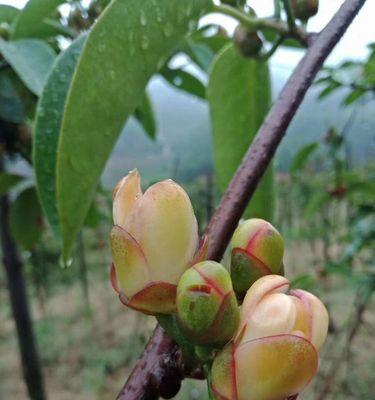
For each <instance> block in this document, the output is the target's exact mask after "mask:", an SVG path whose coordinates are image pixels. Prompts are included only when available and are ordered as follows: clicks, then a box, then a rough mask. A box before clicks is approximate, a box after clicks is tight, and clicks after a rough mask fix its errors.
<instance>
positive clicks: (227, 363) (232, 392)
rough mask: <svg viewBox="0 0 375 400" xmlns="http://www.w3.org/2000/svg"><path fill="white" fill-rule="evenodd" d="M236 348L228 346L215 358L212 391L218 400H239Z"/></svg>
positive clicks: (231, 344) (212, 372)
mask: <svg viewBox="0 0 375 400" xmlns="http://www.w3.org/2000/svg"><path fill="white" fill-rule="evenodd" d="M234 351H235V346H234V344H233V343H232V342H231V343H229V344H227V345H226V346H225V347H224V349H223V350H221V351H220V352H219V353H218V354H217V355H216V357H215V359H214V362H213V364H212V369H211V389H212V391H213V393H214V395H215V398H216V399H217V400H237V385H236V367H235V364H234Z"/></svg>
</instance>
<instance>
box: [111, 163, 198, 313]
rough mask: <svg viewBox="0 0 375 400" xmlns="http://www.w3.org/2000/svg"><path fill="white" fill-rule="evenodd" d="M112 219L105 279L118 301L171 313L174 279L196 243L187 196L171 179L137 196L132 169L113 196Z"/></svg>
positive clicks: (137, 184) (135, 173) (185, 265)
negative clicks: (108, 276) (108, 271)
mask: <svg viewBox="0 0 375 400" xmlns="http://www.w3.org/2000/svg"><path fill="white" fill-rule="evenodd" d="M113 220H114V224H115V226H114V227H113V229H112V231H111V234H110V244H111V251H112V257H113V270H112V273H111V277H112V282H113V285H114V287H115V289H117V290H118V292H119V294H120V299H121V301H122V302H124V303H125V304H126V305H128V306H129V307H132V308H135V309H137V310H140V311H143V312H145V313H148V314H159V313H164V314H165V313H171V312H173V311H174V310H175V295H176V287H177V283H178V280H179V278H180V277H181V275H182V274H183V272H184V271H185V270H186V269H187V268H188V267H189V266H190V264H191V261H192V259H193V257H194V254H195V251H196V248H197V244H198V228H197V221H196V218H195V215H194V211H193V208H192V206H191V202H190V199H189V197H188V195H187V194H186V192H185V191H184V190H183V189H182V188H181V187H180V186H179V185H177V184H176V183H175V182H173V181H172V180H166V181H162V182H158V183H156V184H154V185H152V186H151V187H149V188H148V189H147V190H146V192H145V193H144V194H142V191H141V186H140V176H139V174H138V171H137V170H134V171H131V172H130V173H129V175H127V176H126V177H125V178H123V179H122V180H121V181H120V182H119V184H118V185H117V187H116V189H115V191H114V196H113Z"/></svg>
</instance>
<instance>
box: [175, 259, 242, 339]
mask: <svg viewBox="0 0 375 400" xmlns="http://www.w3.org/2000/svg"><path fill="white" fill-rule="evenodd" d="M176 302H177V315H178V319H179V322H180V325H181V328H182V329H183V330H184V332H185V333H186V334H187V335H189V338H191V340H192V341H193V342H194V343H196V344H213V345H214V344H224V343H226V342H228V341H229V340H230V339H231V338H232V336H233V334H234V332H235V331H236V329H237V326H238V322H239V308H238V305H237V300H236V296H235V294H234V291H233V287H232V282H231V279H230V276H229V273H228V272H227V270H226V269H225V268H224V267H223V266H222V265H221V264H219V263H217V262H214V261H203V262H201V263H199V264H195V265H194V266H193V267H191V268H189V269H188V270H187V271H186V272H185V273H184V274H183V275H182V277H181V279H180V281H179V283H178V286H177V299H176Z"/></svg>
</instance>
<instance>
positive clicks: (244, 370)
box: [234, 335, 318, 400]
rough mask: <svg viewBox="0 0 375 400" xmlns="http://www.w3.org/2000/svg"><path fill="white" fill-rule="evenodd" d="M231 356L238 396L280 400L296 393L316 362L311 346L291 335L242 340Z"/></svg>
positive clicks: (315, 367) (311, 376)
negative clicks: (234, 367)
mask: <svg viewBox="0 0 375 400" xmlns="http://www.w3.org/2000/svg"><path fill="white" fill-rule="evenodd" d="M234 357H235V365H236V382H237V390H238V400H284V399H285V398H287V397H288V396H292V395H294V394H296V393H299V392H300V391H301V390H302V389H303V388H304V387H305V386H306V385H307V384H308V383H309V382H310V381H311V379H312V378H313V377H314V375H315V373H316V370H317V366H318V356H317V352H316V350H315V348H314V346H313V345H312V344H311V343H310V342H309V341H307V340H306V339H304V338H301V337H298V336H293V335H278V336H271V337H267V338H261V339H256V340H251V341H249V342H245V343H243V344H241V345H240V346H239V347H238V348H237V349H236V351H235V356H234Z"/></svg>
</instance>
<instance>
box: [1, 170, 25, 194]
mask: <svg viewBox="0 0 375 400" xmlns="http://www.w3.org/2000/svg"><path fill="white" fill-rule="evenodd" d="M23 179H24V178H23V176H21V175H15V174H7V173H3V174H0V197H1V196H4V195H5V194H7V193H8V191H9V190H11V189H12V188H13V187H14V186H16V185H17V184H18V183H20V182H21V181H22V180H23Z"/></svg>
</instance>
